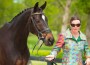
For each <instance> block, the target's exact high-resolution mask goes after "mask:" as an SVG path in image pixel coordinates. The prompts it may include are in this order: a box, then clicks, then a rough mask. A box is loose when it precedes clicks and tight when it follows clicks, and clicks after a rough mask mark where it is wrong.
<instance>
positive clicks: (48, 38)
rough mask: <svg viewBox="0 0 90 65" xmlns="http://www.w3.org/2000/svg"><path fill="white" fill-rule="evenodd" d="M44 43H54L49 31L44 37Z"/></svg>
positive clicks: (50, 44) (47, 44)
mask: <svg viewBox="0 0 90 65" xmlns="http://www.w3.org/2000/svg"><path fill="white" fill-rule="evenodd" d="M44 43H45V45H46V46H52V45H53V43H54V37H53V35H52V34H51V33H48V34H47V35H46V37H45V39H44Z"/></svg>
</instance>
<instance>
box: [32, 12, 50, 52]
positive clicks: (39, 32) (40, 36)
mask: <svg viewBox="0 0 90 65" xmlns="http://www.w3.org/2000/svg"><path fill="white" fill-rule="evenodd" d="M36 14H38V15H39V14H42V13H34V14H32V15H36ZM31 19H32V22H33V25H34V27H35V29H36V31H37V33H38V39H39V40H38V42H37V43H36V44H35V46H34V48H33V50H32V52H33V51H34V49H35V47H36V46H37V45H38V44H39V43H41V45H40V47H39V48H38V50H39V49H40V48H41V46H42V45H43V43H44V41H45V38H44V37H42V33H43V32H47V33H49V32H51V31H50V29H49V28H48V25H47V23H46V22H44V23H45V25H46V26H47V28H46V29H45V30H42V31H39V30H38V28H37V26H36V25H35V24H36V21H35V20H34V19H33V17H31ZM37 52H38V51H37Z"/></svg>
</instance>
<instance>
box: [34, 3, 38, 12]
mask: <svg viewBox="0 0 90 65" xmlns="http://www.w3.org/2000/svg"><path fill="white" fill-rule="evenodd" d="M37 8H38V2H37V3H36V4H35V5H34V12H36V11H37Z"/></svg>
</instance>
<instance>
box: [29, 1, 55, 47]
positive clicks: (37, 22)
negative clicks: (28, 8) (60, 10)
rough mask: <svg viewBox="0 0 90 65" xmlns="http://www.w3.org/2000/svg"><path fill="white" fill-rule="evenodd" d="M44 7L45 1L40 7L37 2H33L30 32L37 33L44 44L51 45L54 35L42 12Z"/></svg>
mask: <svg viewBox="0 0 90 65" xmlns="http://www.w3.org/2000/svg"><path fill="white" fill-rule="evenodd" d="M45 7H46V2H45V3H44V4H43V5H42V6H41V7H38V2H37V3H36V4H35V6H34V8H33V10H32V13H31V19H30V20H31V23H32V25H30V27H32V28H33V30H30V32H31V33H33V34H35V35H37V36H38V38H39V39H41V40H43V42H44V43H45V45H47V46H51V45H53V43H54V37H53V35H52V32H51V30H50V29H49V27H48V24H47V23H48V22H47V18H46V16H45V15H44V13H43V10H44V9H45Z"/></svg>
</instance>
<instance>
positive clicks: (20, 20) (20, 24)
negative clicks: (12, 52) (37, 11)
mask: <svg viewBox="0 0 90 65" xmlns="http://www.w3.org/2000/svg"><path fill="white" fill-rule="evenodd" d="M29 13H30V12H25V13H23V14H21V15H20V16H18V17H17V18H16V20H15V19H14V20H13V21H12V25H11V31H12V33H13V36H14V41H15V42H14V43H15V44H18V46H20V45H21V44H22V46H24V44H25V43H26V42H27V37H28V34H29V30H28V26H27V23H28V18H29V16H30V14H29Z"/></svg>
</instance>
